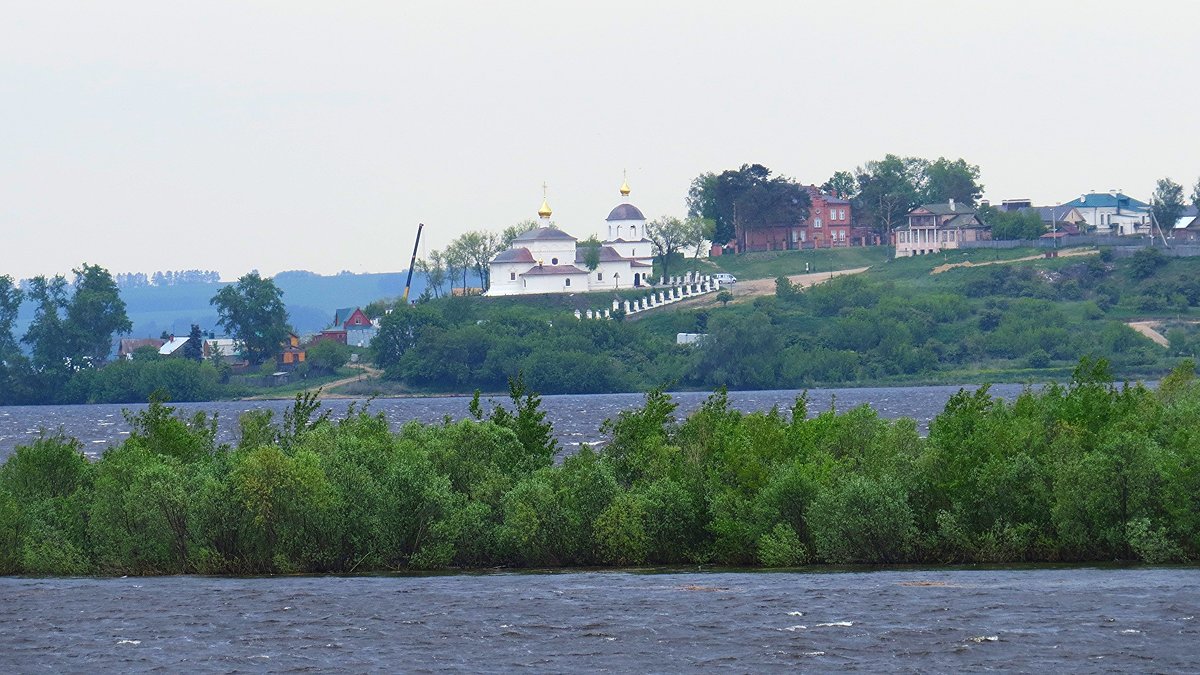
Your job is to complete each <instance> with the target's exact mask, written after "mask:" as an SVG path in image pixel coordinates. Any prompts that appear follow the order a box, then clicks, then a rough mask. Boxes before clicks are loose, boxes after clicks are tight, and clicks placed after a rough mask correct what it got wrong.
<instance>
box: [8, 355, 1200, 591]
mask: <svg viewBox="0 0 1200 675" xmlns="http://www.w3.org/2000/svg"><path fill="white" fill-rule="evenodd" d="M510 393H511V405H510V406H509V407H507V408H506V407H501V406H497V407H495V409H493V410H492V411H490V412H489V411H485V410H484V409H483V407H482V406H481V404H480V402H479V398H478V397H476V399H475V401H474V402H473V403H472V405H471V411H472V417H471V418H469V419H465V420H459V421H454V420H451V419H446V420H444V421H443V422H442V423H438V424H432V425H425V424H420V423H416V422H410V423H408V424H405V425H404V426H403V427H402V428H401V429H400V430H399V431H398V432H393V431H391V430H390V429H389V426H388V424H387V422H386V420H385V419H384V418H383V417H382V415H373V414H371V413H370V412H369V410H367V409H366V408H352V409H351V411H350V412H349V413H347V414H346V415H345V416H344V417H343V418H341V419H336V420H335V419H332V418H331V416H330V414H329V412H322V411H321V410H320V406H319V403H317V402H316V399H315V397H311V396H301V397H298V398H297V400H296V402H295V404H294V405H293V406H292V407H291V408H290V409H289V410H288V411H287V412H285V413H284V414H283V416H282V419H281V420H275V419H273V418H272V416H271V413H270V412H267V411H259V412H251V413H246V414H245V415H244V416H243V417H242V418H241V433H240V438H239V439H238V441H237V443H236V444H234V445H224V444H219V443H217V441H216V426H215V423H214V420H213V419H212V418H211V417H209V416H206V415H205V414H203V413H200V414H197V415H195V416H194V417H191V418H188V419H184V418H181V417H179V416H178V415H177V414H176V413H175V412H174V411H173V410H172V408H171V407H169V406H167V405H165V404H164V403H162V402H154V403H152V404H151V406H150V407H149V408H148V409H147V410H145V411H143V412H140V413H136V414H129V415H128V420H129V422H130V424H131V427H132V432H131V434H130V436H129V437H128V438H127V439H126V440H125V441H124V442H123V443H121V444H120V445H119V446H114V447H111V448H110V449H108V450H107V451H106V452H105V453H104V455H103V456H102V458H100V459H99V460H98V461H95V462H89V461H88V460H87V459H85V457H84V455H83V454H82V453H81V451H80V444H79V443H78V441H75V440H73V439H70V438H65V437H62V436H55V435H46V436H43V437H42V438H40V439H38V440H36V441H34V442H33V443H32V444H29V445H26V446H23V447H20V448H18V449H17V451H16V452H15V454H13V455H12V456H11V457H10V458H9V459H8V460H7V462H6V463H5V464H4V465H3V467H2V468H0V573H5V574H41V575H78V574H175V573H204V574H255V573H290V572H335V573H349V572H368V571H378V570H406V569H437V568H446V567H463V568H476V567H488V566H497V565H504V566H518V567H521V566H576V565H619V566H628V565H646V564H655V565H659V564H661V565H674V564H684V563H688V564H712V565H763V566H794V565H803V564H809V563H836V564H842V563H872V564H890V563H903V562H922V563H953V562H974V561H978V562H1011V561H1101V560H1103V561H1110V560H1114V559H1121V560H1141V561H1145V562H1151V563H1159V562H1172V561H1190V560H1195V559H1196V558H1197V556H1200V503H1198V500H1200V426H1198V425H1196V423H1195V420H1196V419H1197V418H1198V417H1200V384H1198V383H1197V382H1196V380H1195V379H1194V366H1193V364H1192V363H1191V362H1187V363H1185V364H1183V365H1181V366H1180V367H1179V368H1177V369H1176V370H1175V371H1174V372H1173V373H1172V374H1171V375H1169V376H1168V377H1166V378H1164V379H1163V381H1162V382H1161V384H1160V386H1159V387H1158V389H1157V390H1151V389H1148V388H1146V387H1143V386H1141V385H1133V386H1129V385H1125V386H1116V385H1114V384H1112V382H1111V376H1110V372H1109V370H1108V367H1107V364H1106V363H1104V362H1103V361H1092V360H1085V361H1083V362H1082V363H1080V364H1079V365H1078V367H1077V368H1076V370H1075V373H1074V376H1073V379H1072V380H1071V382H1070V383H1069V384H1065V385H1059V384H1052V385H1048V386H1046V387H1044V388H1041V389H1038V390H1033V389H1030V390H1027V391H1025V392H1024V393H1023V394H1022V395H1021V396H1020V397H1019V398H1018V399H1016V400H1015V401H1014V402H1011V403H1008V402H1005V401H1003V400H998V399H995V398H993V397H991V396H990V395H989V394H988V391H987V388H986V387H984V388H981V389H979V390H977V391H974V392H968V391H965V390H964V391H960V392H959V393H958V394H956V395H954V396H953V397H952V398H951V399H950V400H949V402H948V403H947V404H946V407H945V409H944V411H943V412H942V413H941V414H940V415H938V416H937V418H936V419H934V420H933V422H932V424H931V425H930V428H929V434H928V436H927V437H922V436H920V435H919V434H918V430H917V427H916V424H915V423H914V422H913V421H912V420H909V419H901V420H894V421H893V420H885V419H881V418H880V417H878V416H877V415H876V413H875V412H874V411H873V410H872V409H870V408H869V407H866V406H864V407H860V408H855V409H853V410H849V411H843V412H838V411H835V410H832V409H831V410H827V411H823V412H820V413H819V414H817V415H815V416H813V417H810V416H809V411H808V409H807V402H806V399H805V397H804V396H800V397H799V398H797V400H796V401H795V404H794V406H793V408H792V410H791V411H790V414H789V413H787V412H783V411H780V410H771V411H769V412H763V413H751V414H744V413H741V412H738V411H735V410H732V409H730V407H729V405H728V402H727V399H726V396H725V394H724V392H721V391H718V392H717V393H715V394H714V395H712V396H711V397H710V398H709V400H708V401H707V402H706V403H705V404H704V405H703V406H702V407H701V408H700V409H698V410H697V411H696V412H694V413H693V414H691V415H690V416H688V417H687V418H686V419H676V417H675V408H676V406H675V404H674V403H673V402H672V400H671V398H670V397H669V396H668V395H666V394H664V393H662V392H661V391H652V392H650V393H649V394H647V396H646V399H645V403H644V405H643V406H642V407H641V408H639V409H636V410H631V411H626V412H622V413H620V414H619V415H618V416H617V417H616V418H614V419H611V420H609V421H608V422H606V423H605V425H604V427H603V429H604V431H605V432H606V433H607V434H608V435H609V436H610V441H609V442H608V443H607V444H606V445H604V446H603V447H601V448H599V449H590V448H587V447H584V448H582V449H581V450H580V451H579V452H577V453H574V454H572V455H570V456H568V457H566V458H565V459H563V461H562V462H561V463H555V456H556V454H557V453H558V451H559V448H558V447H557V445H556V443H555V441H554V440H553V438H554V437H553V435H552V433H551V429H550V427H549V425H548V424H547V423H546V422H545V421H544V413H543V412H542V411H541V409H540V399H539V397H538V396H537V395H535V394H533V393H530V392H529V391H528V390H527V389H526V388H525V385H524V384H523V382H522V381H521V380H520V379H518V380H516V381H515V382H513V383H512V384H511V391H510Z"/></svg>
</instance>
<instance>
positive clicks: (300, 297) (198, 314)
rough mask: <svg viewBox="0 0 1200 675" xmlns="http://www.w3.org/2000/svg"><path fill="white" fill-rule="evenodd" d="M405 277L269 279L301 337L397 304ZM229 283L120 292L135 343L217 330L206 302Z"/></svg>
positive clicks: (418, 282) (28, 314) (417, 287)
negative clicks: (380, 305) (371, 306)
mask: <svg viewBox="0 0 1200 675" xmlns="http://www.w3.org/2000/svg"><path fill="white" fill-rule="evenodd" d="M407 275H408V272H407V270H406V271H402V272H384V273H378V274H351V273H348V272H343V273H341V274H334V275H331V276H322V275H320V274H316V273H313V272H305V271H291V272H280V273H279V274H276V275H275V276H274V277H273V278H274V280H275V283H276V284H277V285H278V286H279V288H280V289H281V290H282V291H283V301H284V304H286V305H287V310H288V315H289V317H290V319H291V322H292V326H293V327H294V328H295V329H296V330H297V331H298V332H300V333H312V332H316V331H319V330H321V329H322V328H326V327H327V326H329V325H330V324H331V323H332V322H333V313H334V311H335V310H337V309H338V308H339V307H352V306H356V305H358V306H361V305H366V304H368V303H370V302H372V301H374V300H380V299H383V298H399V297H400V296H401V295H403V293H404V280H405V278H406V277H407ZM227 284H228V282H221V283H184V284H175V285H171V286H141V287H137V288H124V289H122V290H121V297H122V299H124V300H125V306H126V311H127V312H128V314H129V320H130V321H132V322H133V332H132V333H131V335H133V336H134V337H145V336H149V337H158V336H159V335H160V334H161V333H162V332H163V331H166V332H168V333H174V334H176V335H187V333H188V331H189V330H190V329H191V325H192V324H193V323H195V324H199V326H200V327H201V328H202V329H203V330H205V331H209V330H219V329H218V328H217V312H216V310H215V309H214V308H213V306H212V305H210V304H209V300H211V299H212V297H213V296H214V295H216V293H217V291H218V290H220V289H221V288H222V287H223V286H226V285H227ZM424 290H425V277H424V275H422V274H420V273H417V274H414V275H413V287H412V290H411V291H410V293H409V295H410V297H412V298H416V297H418V296H420V294H421V293H422V292H424ZM33 310H34V308H33V306H32V305H31V304H29V303H26V304H25V306H24V307H22V309H21V317H20V321H19V322H18V324H17V326H16V327H15V329H14V332H15V333H16V336H17V338H18V339H20V337H21V336H22V335H24V334H25V331H26V329H27V328H28V326H29V322H30V321H31V320H32V319H33Z"/></svg>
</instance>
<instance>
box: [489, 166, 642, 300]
mask: <svg viewBox="0 0 1200 675" xmlns="http://www.w3.org/2000/svg"><path fill="white" fill-rule="evenodd" d="M621 196H622V197H628V196H629V184H628V183H625V182H623V183H622V184H621ZM550 215H551V210H550V203H549V202H548V201H547V200H546V199H545V198H543V199H542V207H541V208H539V209H538V227H537V228H535V229H532V230H529V231H528V232H525V233H524V234H522V235H520V236H519V237H517V238H516V240H514V241H513V243H512V247H511V248H509V249H508V250H505V251H501V252H500V253H499V254H497V255H496V257H495V258H493V259H492V261H491V263H490V264H489V269H490V270H491V287H490V288H489V289H488V291H487V293H486V295H491V296H498V295H530V294H534V293H586V292H588V291H606V290H612V289H619V288H635V287H640V286H645V285H647V284H649V283H650V273H651V271H652V268H653V264H652V261H653V259H654V251H653V244H651V242H650V240H649V239H647V238H646V217H645V216H644V215H642V212H641V211H640V210H639V209H638V207H636V206H634V205H633V204H630V203H628V202H624V203H621V204H618V205H617V206H616V207H615V208H613V210H612V211H611V212H609V214H608V218H606V219H605V222H606V223H607V225H608V236H607V238H606V239H605V240H604V242H602V244H601V246H600V251H599V264H598V265H597V266H596V269H594V270H592V269H588V265H587V251H586V249H585V248H582V247H577V246H576V241H578V240H576V239H575V237H572V236H571V235H569V234H567V233H566V232H563V231H562V230H559V229H557V228H554V227H551V226H550Z"/></svg>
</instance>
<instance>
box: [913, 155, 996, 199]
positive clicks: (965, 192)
mask: <svg viewBox="0 0 1200 675" xmlns="http://www.w3.org/2000/svg"><path fill="white" fill-rule="evenodd" d="M923 173H924V186H923V187H924V190H923V194H922V195H921V201H922V202H923V203H926V204H939V203H942V202H948V201H950V200H951V199H953V200H954V201H955V202H958V203H959V204H966V205H969V206H975V205H976V203H978V201H979V198H980V197H982V196H983V186H982V185H980V184H979V167H978V166H975V165H973V164H967V162H966V160H964V159H961V158H960V159H956V160H949V159H946V158H945V157H938V158H937V159H936V160H934V161H933V162H929V163H928V164H927V165H926V166H925V167H924V170H923Z"/></svg>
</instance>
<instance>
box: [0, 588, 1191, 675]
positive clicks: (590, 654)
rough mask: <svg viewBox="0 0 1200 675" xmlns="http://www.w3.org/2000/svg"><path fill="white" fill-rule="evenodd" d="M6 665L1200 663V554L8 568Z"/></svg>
mask: <svg viewBox="0 0 1200 675" xmlns="http://www.w3.org/2000/svg"><path fill="white" fill-rule="evenodd" d="M0 598H3V600H4V611H3V612H0V645H2V646H3V649H0V671H2V672H6V673H17V672H54V673H58V672H82V671H91V672H97V671H98V672H110V671H122V672H125V671H157V672H195V671H203V672H208V671H223V672H229V671H241V672H246V671H262V670H268V669H269V670H272V671H331V670H346V671H351V672H367V671H371V672H380V671H405V672H408V671H418V672H419V671H430V670H447V669H449V670H458V671H470V672H494V673H501V672H511V671H514V670H523V671H534V672H564V671H580V670H586V671H594V670H609V671H617V672H631V671H633V672H644V671H669V672H681V671H696V670H717V669H720V670H728V671H734V672H757V671H772V672H785V671H796V670H800V671H811V672H824V671H831V670H855V671H867V672H879V671H902V672H946V673H950V672H962V671H980V670H999V671H1005V672H1037V671H1042V672H1062V671H1070V672H1122V673H1123V672H1172V673H1177V672H1198V671H1200V621H1198V620H1197V617H1200V570H1195V569H1164V568H1159V569H1136V568H1133V569H1102V568H1100V569H1098V568H1029V569H1020V570H1011V569H1010V570H953V571H947V570H927V571H922V570H901V571H872V572H859V571H842V572H809V573H804V572H732V573H703V572H685V573H680V572H668V573H644V572H624V571H613V572H597V571H586V572H563V573H540V574H539V573H525V574H513V573H492V574H462V575H446V576H385V577H279V578H259V579H220V578H207V577H166V578H144V579H142V578H139V579H132V578H131V579H56V580H39V579H15V578H7V579H0Z"/></svg>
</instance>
